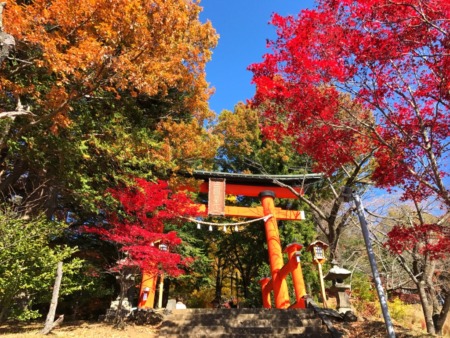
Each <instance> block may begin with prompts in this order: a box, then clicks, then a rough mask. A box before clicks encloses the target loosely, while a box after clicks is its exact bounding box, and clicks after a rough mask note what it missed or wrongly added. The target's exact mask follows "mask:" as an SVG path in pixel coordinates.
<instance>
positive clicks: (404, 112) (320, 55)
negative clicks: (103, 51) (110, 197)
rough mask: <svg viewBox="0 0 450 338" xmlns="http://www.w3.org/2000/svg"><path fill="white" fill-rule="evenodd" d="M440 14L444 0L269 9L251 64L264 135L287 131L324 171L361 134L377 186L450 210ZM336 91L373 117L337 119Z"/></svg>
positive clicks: (339, 1) (446, 36)
mask: <svg viewBox="0 0 450 338" xmlns="http://www.w3.org/2000/svg"><path fill="white" fill-rule="evenodd" d="M449 17H450V3H449V2H448V1H446V0H434V1H421V0H406V1H401V2H393V1H388V0H356V1H353V0H352V1H350V0H319V1H318V7H317V9H315V10H305V11H302V12H301V13H300V14H299V15H298V17H293V16H288V17H281V16H279V15H274V16H273V18H272V23H273V24H274V25H275V26H276V27H277V34H278V38H277V40H275V41H273V42H271V43H270V44H269V46H270V48H271V53H268V54H266V55H265V56H264V60H263V61H262V62H261V63H259V64H254V65H251V66H250V70H251V71H252V72H253V74H254V75H253V82H254V83H255V84H256V95H255V97H254V100H253V103H254V104H255V105H257V106H259V107H261V108H262V110H263V120H262V122H263V131H264V133H265V134H266V135H267V136H269V137H283V135H293V136H294V137H295V143H296V144H297V145H298V146H297V148H298V149H299V150H300V151H301V152H304V153H306V154H308V155H310V156H311V157H312V158H314V159H317V160H318V165H317V166H316V170H322V171H325V172H332V171H333V170H336V168H339V166H341V165H342V164H344V163H346V162H347V161H351V160H352V156H350V155H351V154H358V153H360V152H364V151H366V150H367V146H366V145H367V143H366V139H368V138H370V139H371V142H374V144H375V145H376V147H377V148H376V149H377V150H376V152H375V157H376V161H377V166H376V168H375V171H374V173H373V175H372V179H373V180H374V181H375V182H376V183H377V184H378V186H380V187H392V186H395V185H399V186H401V187H402V188H403V189H404V190H405V195H404V198H405V199H409V198H414V199H415V200H423V199H425V198H427V197H429V196H430V195H436V196H438V197H439V199H440V200H441V201H442V202H443V203H444V204H446V205H447V207H448V206H450V192H449V190H448V189H447V188H446V185H445V183H444V178H445V177H447V176H448V169H449V163H448V154H449V142H448V141H449V136H450V128H449V122H450V115H449V108H450V82H449V79H450V53H449V49H450V22H449V20H448V18H449ZM340 93H341V94H340ZM342 93H346V94H348V95H349V96H350V97H351V98H352V101H353V102H354V104H356V105H360V106H361V107H362V108H363V109H365V110H366V111H367V112H372V113H373V114H374V118H373V119H368V118H367V116H365V115H364V114H362V115H361V116H355V115H353V114H352V113H351V112H350V111H348V113H347V115H348V118H346V119H344V121H345V123H343V122H342V115H340V114H342V113H340V114H339V113H338V112H342V109H341V108H342V105H341V104H340V102H339V96H340V95H342ZM345 110H346V109H344V111H345ZM349 121H352V122H351V123H349ZM318 122H320V126H318V125H317V124H318ZM311 127H312V128H311Z"/></svg>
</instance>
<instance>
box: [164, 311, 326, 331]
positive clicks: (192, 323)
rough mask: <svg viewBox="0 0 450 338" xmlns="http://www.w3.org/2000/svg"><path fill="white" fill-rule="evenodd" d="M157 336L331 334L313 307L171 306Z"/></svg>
mask: <svg viewBox="0 0 450 338" xmlns="http://www.w3.org/2000/svg"><path fill="white" fill-rule="evenodd" d="M159 337H161V338H165V337H167V338H169V337H195V338H203V337H205V338H206V337H208V338H215V337H227V338H228V337H235V338H238V337H239V338H241V337H242V338H244V337H304V338H306V337H308V338H316V337H317V338H319V337H324V338H325V337H330V338H332V337H334V335H332V334H331V333H329V332H328V330H327V327H326V326H325V325H323V323H322V319H320V317H319V316H318V315H316V314H315V312H314V311H313V310H312V309H284V310H283V309H186V310H172V312H171V313H170V314H168V315H166V317H165V319H164V321H163V322H162V323H161V328H160V330H159Z"/></svg>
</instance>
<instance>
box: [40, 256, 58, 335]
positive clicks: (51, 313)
mask: <svg viewBox="0 0 450 338" xmlns="http://www.w3.org/2000/svg"><path fill="white" fill-rule="evenodd" d="M62 275H63V262H58V265H57V268H56V279H55V285H54V286H53V294H52V301H51V303H50V309H49V310H48V314H47V319H46V321H45V326H44V328H43V329H42V331H41V333H42V334H48V333H50V331H51V330H52V329H53V328H54V327H55V322H54V321H55V313H56V307H57V306H58V297H59V289H60V287H61V280H62ZM61 318H63V317H61ZM61 321H62V319H61ZM61 321H60V319H58V324H59V323H60V322H61Z"/></svg>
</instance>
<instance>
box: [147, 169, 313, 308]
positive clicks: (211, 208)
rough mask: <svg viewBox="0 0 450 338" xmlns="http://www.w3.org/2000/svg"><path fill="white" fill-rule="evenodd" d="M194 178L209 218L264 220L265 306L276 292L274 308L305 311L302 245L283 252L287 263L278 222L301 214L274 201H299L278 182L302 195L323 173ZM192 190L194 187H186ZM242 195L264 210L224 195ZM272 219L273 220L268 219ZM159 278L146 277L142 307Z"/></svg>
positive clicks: (150, 304) (206, 174) (216, 174)
mask: <svg viewBox="0 0 450 338" xmlns="http://www.w3.org/2000/svg"><path fill="white" fill-rule="evenodd" d="M192 176H193V177H194V178H196V179H200V180H203V181H204V182H203V183H202V184H201V185H200V190H199V192H203V193H208V205H207V206H206V205H200V207H201V209H203V210H204V211H207V213H208V214H209V215H221V216H230V217H246V218H262V217H265V216H267V217H266V219H265V233H266V240H267V246H268V251H269V262H270V271H271V274H272V277H271V278H269V277H268V278H263V279H262V280H261V281H260V284H261V289H262V297H263V306H264V307H265V308H270V307H271V298H270V293H271V291H273V293H274V301H275V307H276V308H279V309H286V308H305V307H306V304H305V300H304V296H305V295H306V289H305V284H304V280H303V273H302V268H301V264H300V252H299V250H300V249H301V248H302V245H300V244H298V243H291V244H289V245H288V246H287V247H286V249H285V250H284V252H285V253H287V255H288V262H287V263H286V264H285V263H284V259H283V251H282V248H281V242H280V236H279V232H278V225H277V219H279V220H301V219H303V217H302V216H303V214H302V212H301V211H295V210H282V209H281V208H275V205H274V198H275V197H277V198H297V196H296V195H295V194H294V193H293V192H292V191H291V190H290V189H289V188H284V187H280V186H278V185H276V184H275V183H274V182H275V181H279V182H282V183H284V184H286V185H289V186H291V187H293V188H294V190H295V191H296V192H298V193H300V194H302V193H303V189H302V187H303V186H306V185H308V184H310V183H313V182H316V181H318V180H320V179H321V178H322V176H321V175H320V174H305V175H248V174H234V173H220V172H208V171H195V172H194V173H193V174H192ZM187 189H189V190H192V188H187ZM226 194H229V195H241V196H248V197H259V198H260V199H261V204H262V206H261V207H253V208H249V207H235V206H225V195H226ZM269 216H270V217H269ZM289 273H292V280H293V283H294V289H295V299H296V302H295V303H294V304H292V305H291V304H290V300H289V292H288V287H287V283H286V277H287V276H288V274H289ZM156 279H157V276H153V275H147V274H145V272H144V274H143V277H142V284H141V291H140V297H139V300H140V302H139V308H152V307H153V302H154V298H155V291H156Z"/></svg>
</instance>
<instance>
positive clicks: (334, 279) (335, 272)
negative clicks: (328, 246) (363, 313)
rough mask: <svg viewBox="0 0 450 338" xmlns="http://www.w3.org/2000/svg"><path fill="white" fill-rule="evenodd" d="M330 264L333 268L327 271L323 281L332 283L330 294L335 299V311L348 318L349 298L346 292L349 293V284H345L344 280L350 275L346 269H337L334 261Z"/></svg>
mask: <svg viewBox="0 0 450 338" xmlns="http://www.w3.org/2000/svg"><path fill="white" fill-rule="evenodd" d="M331 264H332V265H333V267H332V268H331V269H330V271H328V274H327V275H326V276H325V277H324V279H325V280H330V281H331V283H332V286H331V288H330V293H331V294H332V295H333V296H335V297H336V299H337V311H338V312H339V313H341V314H345V315H346V316H348V315H350V314H352V309H351V304H350V297H349V294H348V291H350V284H345V283H344V280H345V279H346V278H348V277H349V276H350V275H351V274H352V273H351V271H349V270H347V269H344V268H341V267H339V266H338V264H337V262H336V261H333V262H331ZM348 312H350V313H348Z"/></svg>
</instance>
